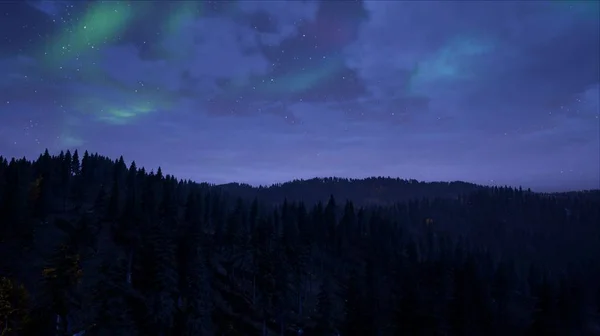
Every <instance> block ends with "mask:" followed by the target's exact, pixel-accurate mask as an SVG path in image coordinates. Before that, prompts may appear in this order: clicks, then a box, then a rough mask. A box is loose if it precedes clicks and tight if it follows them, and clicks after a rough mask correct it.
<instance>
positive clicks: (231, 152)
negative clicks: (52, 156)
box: [0, 1, 600, 191]
mask: <svg viewBox="0 0 600 336" xmlns="http://www.w3.org/2000/svg"><path fill="white" fill-rule="evenodd" d="M599 17H600V13H599V7H598V2H597V1H596V2H594V1H585V2H575V1H553V2H544V1H522V2H513V1H502V2H501V1H444V2H433V1H427V2H418V1H408V2H404V1H402V2H401V1H394V2H392V1H389V2H386V1H371V2H361V1H331V2H311V1H260V2H251V1H242V2H238V3H236V2H229V3H225V2H218V3H217V2H193V1H184V2H146V1H136V2H133V1H132V2H118V1H107V2H90V1H87V2H83V1H82V2H78V1H74V2H69V1H20V2H14V3H7V2H2V3H0V73H1V74H2V76H0V154H1V155H4V156H8V157H12V156H19V157H21V156H27V157H30V158H34V157H37V155H39V153H41V152H42V151H43V150H44V148H48V149H50V150H51V151H52V152H57V151H59V150H61V149H73V148H78V149H80V150H83V149H87V150H89V151H91V152H99V153H100V154H103V155H107V156H111V157H118V156H119V155H123V156H124V157H125V158H126V160H127V161H131V160H135V161H136V163H137V164H138V165H142V166H145V167H146V168H148V169H152V168H156V167H158V166H161V167H162V168H163V170H164V171H165V172H166V173H171V174H174V175H175V176H177V177H180V178H191V179H194V180H197V181H208V182H212V183H224V182H230V181H237V182H247V183H251V184H270V183H274V182H282V181H285V180H290V179H295V178H311V177H315V176H340V177H367V176H394V177H401V178H415V179H418V180H425V181H432V180H444V181H447V180H464V181H469V182H475V183H482V184H494V185H495V184H500V185H504V184H508V185H513V186H517V185H522V186H524V187H531V188H532V189H534V190H540V191H549V190H565V189H581V188H585V189H589V188H598V187H599V184H600V154H599V153H600V140H599V134H600V121H599V119H598V117H599V91H600V86H599V85H600V84H599V83H600V74H599V64H600V44H599V43H600V33H599V32H600V27H599V21H600V20H599Z"/></svg>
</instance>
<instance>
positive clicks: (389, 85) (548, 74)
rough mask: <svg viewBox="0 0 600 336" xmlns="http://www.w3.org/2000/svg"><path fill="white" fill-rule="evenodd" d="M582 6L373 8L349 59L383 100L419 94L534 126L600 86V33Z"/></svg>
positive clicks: (450, 105) (457, 107) (520, 4)
mask: <svg viewBox="0 0 600 336" xmlns="http://www.w3.org/2000/svg"><path fill="white" fill-rule="evenodd" d="M584 5H585V4H582V3H573V4H572V5H571V7H566V8H565V7H560V6H556V5H554V4H552V3H541V2H490V3H488V2H485V3H477V2H442V3H438V2H436V3H424V2H384V1H381V2H367V3H365V7H366V9H367V10H368V12H369V20H368V21H367V22H366V23H364V24H363V25H362V27H361V30H360V33H359V37H358V39H357V41H356V42H355V43H354V44H352V45H351V46H349V47H348V48H347V49H346V57H347V61H348V65H349V66H350V67H352V68H353V69H356V71H357V72H358V74H359V75H360V77H361V78H362V79H363V80H364V81H365V82H366V83H367V84H368V87H369V90H370V92H371V93H372V94H373V95H374V96H375V97H382V98H383V97H390V96H395V95H406V94H414V93H415V92H417V93H418V94H420V95H426V96H429V97H430V99H432V100H440V101H444V102H445V105H446V109H450V110H456V111H457V113H462V114H464V113H469V114H470V115H471V116H472V117H474V118H479V117H482V116H483V115H484V114H491V113H494V112H499V111H498V109H499V110H500V111H502V112H504V113H510V114H512V115H513V116H515V117H517V116H520V117H525V118H527V119H528V120H533V119H535V118H537V117H539V116H540V113H545V111H542V110H541V106H542V105H543V104H545V103H547V101H548V100H549V99H551V97H559V98H560V99H563V100H564V99H567V100H569V99H570V97H571V96H572V95H574V94H577V93H579V92H582V91H584V90H585V89H586V88H587V87H589V86H590V85H593V84H594V83H597V82H598V64H599V63H598V59H599V52H600V47H599V42H598V41H600V36H599V34H600V33H599V32H600V29H599V28H598V20H597V18H596V19H594V18H591V17H590V16H589V15H583V14H582V11H581V10H580V7H579V6H584ZM434 104H435V103H434ZM508 106H513V107H518V108H507V107H508ZM525 110H527V111H529V112H527V114H526V115H523V113H524V111H525ZM458 111H460V112H458ZM492 111H494V112H492Z"/></svg>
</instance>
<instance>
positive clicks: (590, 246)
mask: <svg viewBox="0 0 600 336" xmlns="http://www.w3.org/2000/svg"><path fill="white" fill-rule="evenodd" d="M396 186H397V187H396ZM328 188H331V189H328ZM372 188H374V190H377V188H383V191H370V190H371V189H372ZM395 188H398V189H395ZM461 188H464V190H463V189H461ZM378 193H379V194H378ZM331 195H333V196H331ZM598 196H599V193H598V191H588V192H581V193H565V194H557V195H548V194H537V193H532V192H529V191H523V190H520V189H514V188H498V187H493V188H492V187H483V186H474V185H469V184H466V183H460V182H458V183H450V184H444V183H437V184H435V183H434V184H426V183H416V182H410V181H402V180H393V179H381V178H374V179H367V180H363V181H357V180H343V179H321V180H319V179H315V180H309V181H295V182H291V183H288V184H282V185H279V186H274V187H271V188H262V189H261V188H256V189H253V188H251V187H248V186H240V185H226V186H211V185H208V184H197V183H194V182H191V181H182V180H178V179H177V178H175V177H174V176H171V175H168V174H167V175H165V174H163V172H162V170H161V169H160V168H159V169H157V170H156V172H152V171H150V172H148V171H146V170H145V169H144V168H138V167H137V166H136V165H135V163H132V164H131V165H129V166H128V165H126V164H125V161H124V159H123V158H122V157H121V158H119V159H117V160H113V159H110V158H107V157H103V156H101V155H98V154H89V153H87V152H86V153H85V154H84V155H83V156H82V157H80V156H79V153H77V152H74V153H71V152H68V151H67V152H61V153H60V155H56V156H52V155H50V154H49V153H48V152H47V151H46V152H45V153H44V154H42V155H40V157H39V158H38V159H37V160H35V161H27V160H25V159H11V160H7V159H5V158H2V157H0V334H2V335H3V336H7V335H11V336H12V335H19V336H23V335H24V336H28V335H32V336H33V335H35V336H38V335H41V336H44V335H59V336H64V335H82V333H83V332H85V335H86V336H90V335H92V336H101V335H102V336H104V335H148V336H165V335H184V336H186V335H189V336H192V335H200V336H203V335H250V336H252V335H263V336H268V335H298V334H299V331H300V330H302V334H303V335H307V336H310V335H317V336H321V335H340V334H341V335H457V336H458V335H532V336H533V335H594V334H598V333H599V332H600V328H599V322H600V316H599V314H600V253H598V246H600V227H599V226H598V223H600V211H599V209H600V204H599V199H600V198H599V197H598ZM278 197H281V198H280V199H279V200H278ZM324 197H325V198H327V201H325V202H319V201H321V200H323V198H324ZM346 199H348V200H346Z"/></svg>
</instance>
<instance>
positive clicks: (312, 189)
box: [217, 177, 483, 205]
mask: <svg viewBox="0 0 600 336" xmlns="http://www.w3.org/2000/svg"><path fill="white" fill-rule="evenodd" d="M217 187H219V188H221V189H222V190H224V191H225V192H228V193H230V194H232V195H237V196H240V197H243V198H244V199H249V200H252V199H254V198H257V199H258V200H260V201H261V202H265V203H269V204H277V203H280V202H282V201H283V200H284V199H287V200H288V201H291V202H298V201H302V202H305V203H308V204H316V203H318V202H327V200H328V199H329V197H330V196H331V195H333V197H334V198H335V199H337V200H343V201H345V200H347V199H348V200H351V201H352V202H353V203H354V204H356V205H391V204H394V203H398V202H405V201H409V200H413V199H422V198H456V197H458V196H459V195H461V194H467V193H470V192H472V191H475V190H478V189H481V188H483V187H482V186H478V185H475V184H472V183H467V182H460V181H456V182H419V181H416V180H403V179H399V178H389V177H371V178H366V179H346V178H335V177H330V178H313V179H309V180H295V181H291V182H286V183H281V184H274V185H271V186H260V187H252V186H250V185H248V184H240V183H229V184H223V185H218V186H217Z"/></svg>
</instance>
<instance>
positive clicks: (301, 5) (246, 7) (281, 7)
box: [238, 1, 319, 46]
mask: <svg viewBox="0 0 600 336" xmlns="http://www.w3.org/2000/svg"><path fill="white" fill-rule="evenodd" d="M238 8H239V9H240V11H242V12H243V13H245V14H246V15H248V16H249V19H250V20H249V24H250V25H251V26H252V28H254V29H255V30H256V31H257V32H258V36H259V38H260V42H261V43H262V44H265V45H271V46H272V45H278V44H280V43H281V42H283V41H284V40H285V39H287V38H290V37H293V36H294V35H296V34H297V33H298V27H300V26H301V25H302V24H303V23H305V22H306V21H313V20H314V19H315V18H316V16H317V11H318V9H319V2H317V1H271V2H266V1H240V2H239V4H238Z"/></svg>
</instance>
